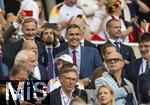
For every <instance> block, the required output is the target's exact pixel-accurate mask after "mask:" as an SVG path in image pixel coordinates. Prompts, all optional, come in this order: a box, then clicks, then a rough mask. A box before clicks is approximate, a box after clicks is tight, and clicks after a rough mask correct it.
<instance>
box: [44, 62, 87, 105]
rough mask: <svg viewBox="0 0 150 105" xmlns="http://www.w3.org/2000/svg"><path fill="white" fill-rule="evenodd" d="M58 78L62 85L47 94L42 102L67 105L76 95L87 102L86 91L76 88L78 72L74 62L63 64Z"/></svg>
mask: <svg viewBox="0 0 150 105" xmlns="http://www.w3.org/2000/svg"><path fill="white" fill-rule="evenodd" d="M59 78H60V83H61V85H62V86H60V87H59V88H57V89H55V90H54V91H52V92H51V93H50V94H48V95H47V97H46V98H45V100H44V101H43V103H45V104H47V105H69V104H70V102H71V100H72V99H73V98H75V97H76V96H78V97H81V98H82V99H84V100H85V101H86V102H87V94H86V92H85V91H84V90H80V89H77V88H76V83H77V82H78V80H79V73H78V70H77V67H76V66H75V65H74V64H71V63H65V64H63V65H62V67H61V70H60V72H59Z"/></svg>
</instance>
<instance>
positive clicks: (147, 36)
mask: <svg viewBox="0 0 150 105" xmlns="http://www.w3.org/2000/svg"><path fill="white" fill-rule="evenodd" d="M139 50H140V53H141V55H142V57H140V58H138V59H136V60H134V61H132V62H130V63H129V65H128V66H127V69H126V70H125V73H124V74H125V76H126V78H127V79H128V80H130V81H131V82H132V83H133V85H134V89H135V91H136V93H137V97H138V98H139V97H140V94H138V93H139V91H138V90H139V89H138V88H139V87H138V86H137V84H138V81H137V80H138V78H139V76H140V75H141V74H142V73H145V72H147V71H148V66H149V65H148V63H147V62H148V60H150V57H149V53H150V33H144V34H143V35H142V36H141V37H140V39H139ZM139 101H140V100H139Z"/></svg>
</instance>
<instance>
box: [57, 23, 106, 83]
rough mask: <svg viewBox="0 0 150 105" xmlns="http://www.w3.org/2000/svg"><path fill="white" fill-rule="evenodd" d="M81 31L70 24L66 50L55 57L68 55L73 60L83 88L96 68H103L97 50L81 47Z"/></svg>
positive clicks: (76, 26)
mask: <svg viewBox="0 0 150 105" xmlns="http://www.w3.org/2000/svg"><path fill="white" fill-rule="evenodd" d="M80 37H81V29H80V27H79V26H78V25H75V24H71V25H69V26H68V27H67V30H66V39H67V40H68V47H67V49H66V50H64V51H62V52H60V53H59V54H57V55H56V57H57V56H60V55H62V54H69V55H70V56H71V57H72V58H73V63H74V64H75V65H76V66H77V68H78V70H79V74H80V75H79V77H80V79H81V80H82V82H83V84H84V86H87V85H88V84H89V83H90V77H91V76H92V75H93V71H94V69H95V68H97V67H103V63H102V60H101V58H100V56H99V54H98V51H97V49H95V48H91V47H82V46H81V45H80V39H81V38H80Z"/></svg>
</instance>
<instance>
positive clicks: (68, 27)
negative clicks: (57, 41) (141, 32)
mask: <svg viewBox="0 0 150 105" xmlns="http://www.w3.org/2000/svg"><path fill="white" fill-rule="evenodd" d="M71 28H78V29H79V30H80V31H81V29H80V27H79V26H78V25H76V24H69V25H68V26H67V29H66V35H67V34H68V30H69V29H71Z"/></svg>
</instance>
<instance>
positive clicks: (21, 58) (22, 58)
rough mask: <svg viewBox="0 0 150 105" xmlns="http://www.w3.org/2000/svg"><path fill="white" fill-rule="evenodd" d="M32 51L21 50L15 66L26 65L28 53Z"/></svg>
mask: <svg viewBox="0 0 150 105" xmlns="http://www.w3.org/2000/svg"><path fill="white" fill-rule="evenodd" d="M29 52H32V51H28V50H21V51H19V52H18V53H17V55H16V57H15V61H14V65H19V64H22V63H24V62H25V61H26V60H27V59H28V53H29Z"/></svg>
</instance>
